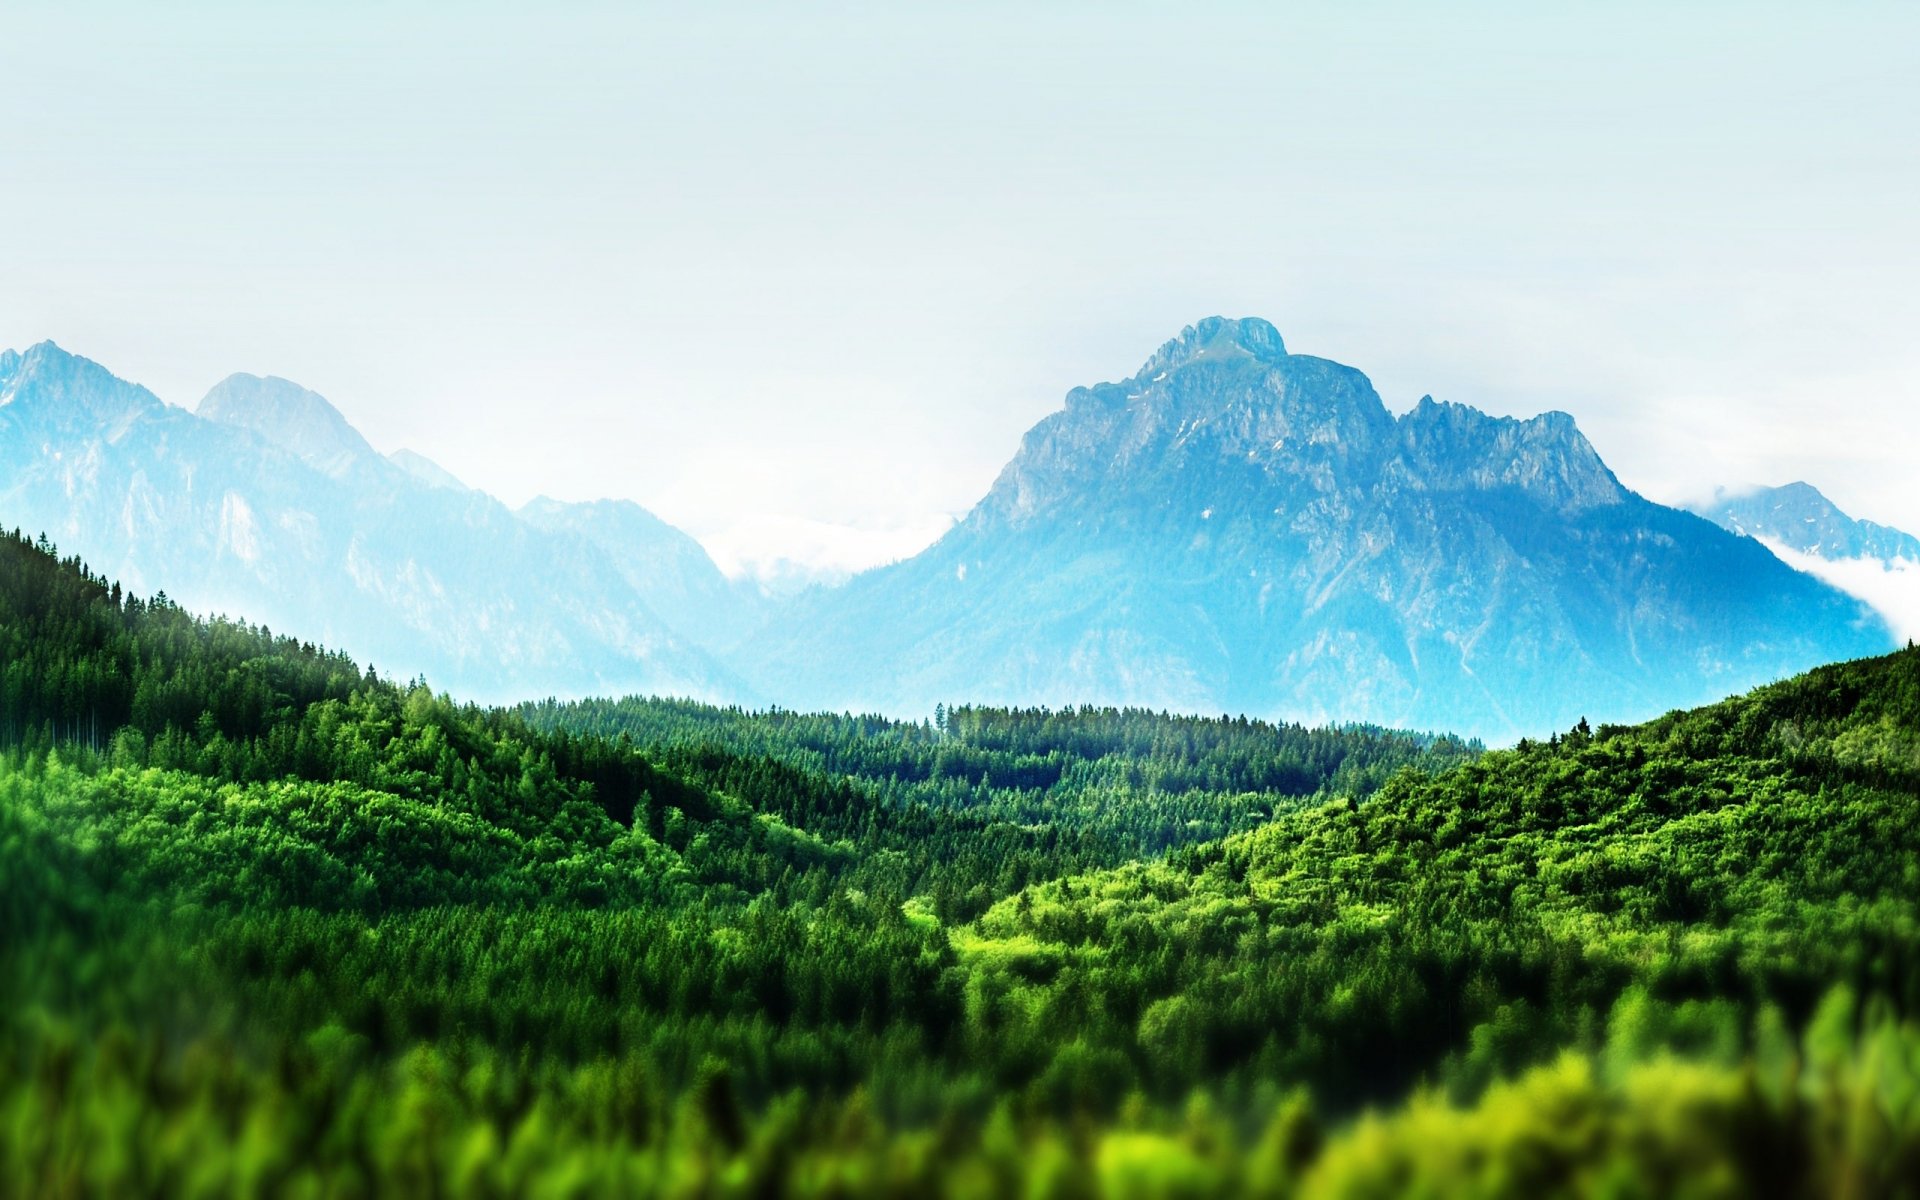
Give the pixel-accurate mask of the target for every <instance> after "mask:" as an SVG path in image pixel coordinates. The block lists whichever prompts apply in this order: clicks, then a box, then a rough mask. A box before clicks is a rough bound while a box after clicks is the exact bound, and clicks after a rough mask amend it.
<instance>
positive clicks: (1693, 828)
mask: <svg viewBox="0 0 1920 1200" xmlns="http://www.w3.org/2000/svg"><path fill="white" fill-rule="evenodd" d="M1605 702H1606V698H1605V697H1596V698H1595V699H1594V703H1593V708H1594V710H1595V715H1596V716H1598V715H1601V713H1602V711H1603V710H1604V708H1605ZM0 740H3V741H4V749H0V989H4V993H5V995H4V999H5V1004H4V1006H0V1192H4V1193H6V1194H18V1195H66V1194H87V1193H96V1194H113V1195H138V1194H182V1193H202V1194H207V1193H210V1194H227V1193H242V1194H274V1195H280V1194H312V1195H326V1194H347V1195H352V1194H365V1193H367V1192H373V1191H381V1192H401V1191H404V1192H407V1193H410V1194H412V1193H418V1194H429V1193H438V1194H478V1195H489V1194H492V1195H519V1194H528V1193H541V1194H635V1193H645V1192H665V1193H669V1194H673V1193H678V1194H708V1193H718V1194H742V1193H756V1194H765V1193H769V1192H774V1193H778V1192H798V1193H820V1194H879V1193H892V1194H901V1193H910V1194H928V1193H933V1194H938V1193H942V1192H945V1193H950V1194H962V1195H1001V1194H1008V1193H1011V1192H1025V1193H1029V1194H1037V1195H1084V1194H1107V1195H1127V1194H1165V1193H1169V1192H1174V1193H1183V1194H1268V1195H1293V1194H1301V1195H1354V1194H1360V1195H1378V1194H1396V1193H1402V1192H1420V1193H1424V1194H1432V1195H1440V1194H1462V1193H1477V1194H1490V1195H1516V1196H1517V1195H1528V1196H1531V1195H1542V1194H1553V1193H1575V1194H1595V1193H1600V1192H1608V1193H1611V1194H1660V1193H1665V1192H1670V1191H1673V1190H1675V1189H1676V1187H1678V1186H1679V1185H1680V1184H1683V1183H1684V1184H1685V1185H1686V1187H1687V1188H1688V1189H1689V1190H1690V1191H1691V1192H1693V1193H1695V1194H1702V1195H1730V1196H1731V1195H1749V1194H1776V1195H1828V1194H1850V1195H1856V1196H1868V1195H1902V1194H1913V1188H1914V1181H1915V1180H1920V1025H1917V1024H1916V1012H1917V1011H1920V651H1915V650H1913V649H1909V650H1907V651H1904V652H1901V653H1897V654H1894V655H1890V656H1887V657H1884V658H1878V659H1869V660H1861V661H1857V662H1851V663H1844V664H1839V665H1835V666H1831V667H1826V668H1822V669H1820V670H1816V671H1814V672H1812V673H1810V674H1807V675H1804V676H1800V677H1798V678H1795V679H1791V680H1787V681H1785V682H1782V683H1778V684H1775V685H1772V686H1769V687H1766V688H1762V689H1760V690H1758V691H1756V692H1753V693H1751V694H1749V695H1746V696H1743V697H1738V698H1735V699H1731V700H1728V701H1725V702H1723V703H1721V704H1718V705H1714V706H1711V707H1707V708H1703V709H1698V710H1694V711H1691V712H1681V713H1674V714H1670V715H1669V716H1667V717H1664V718H1662V719H1660V720H1657V721H1654V722H1651V723H1648V724H1645V725H1640V726H1634V727H1615V726H1607V725H1601V726H1598V727H1589V726H1588V724H1587V723H1586V722H1584V721H1583V722H1582V723H1581V724H1580V725H1579V726H1576V727H1575V728H1574V729H1573V730H1571V731H1569V732H1568V733H1566V734H1563V735H1560V736H1558V737H1556V738H1554V739H1552V740H1550V741H1548V742H1546V743H1534V742H1527V743H1522V744H1521V745H1520V746H1518V747H1517V748H1515V749H1512V750H1505V751H1495V752H1487V753H1477V752H1476V751H1477V747H1473V746H1466V745H1460V744H1458V743H1455V742H1452V741H1451V740H1448V739H1435V738H1424V737H1421V738H1416V737H1410V736H1404V735H1393V734H1388V733H1384V732H1382V731H1378V730H1347V731H1325V730H1320V731H1315V730H1305V729H1298V728H1294V727H1273V726H1265V725H1261V724H1258V723H1252V722H1239V721H1198V720H1192V719H1176V718H1164V717H1157V716H1154V715H1152V714H1147V713H1140V712H1114V711H1093V710H1082V711H1073V712H1066V713H1045V712H1033V711H1027V712H1019V711H1012V712H1010V711H1003V710H992V709H979V708H971V707H964V706H963V707H962V708H960V709H958V710H956V711H954V712H951V713H946V712H943V714H942V720H941V721H940V722H939V724H938V725H925V726H916V725H899V724H892V723H887V722H882V721H878V720H873V719H862V718H853V717H838V718H832V717H807V716H801V715H797V714H788V713H771V714H751V713H743V712H739V711H735V710H717V709H705V708H700V707H698V706H674V705H663V704H653V705H649V704H647V703H644V702H637V701H628V702H608V703H606V704H598V705H595V704H588V705H576V706H571V707H565V708H563V707H560V706H532V707H529V708H527V709H525V710H522V711H518V712H508V711H500V710H490V709H479V708H475V707H471V706H463V705H460V704H457V703H455V702H453V701H452V700H450V699H448V698H446V697H444V696H438V695H434V694H433V693H431V692H430V691H428V690H427V689H426V688H425V687H424V686H409V685H404V684H399V683H396V682H393V681H388V680H384V679H381V678H378V677H376V676H375V675H374V674H373V673H372V672H370V671H365V670H362V669H361V668H359V667H357V666H356V665H355V664H354V663H353V662H351V661H350V660H348V659H347V658H345V657H343V656H341V655H339V654H338V653H334V652H330V651H327V650H323V649H320V648H316V647H313V646H310V645H308V644H305V643H303V642H299V641H296V640H294V639H292V638H288V637H285V636H278V635H274V634H270V633H269V632H267V631H265V630H262V629H256V628H251V627H248V626H244V625H238V624H232V623H225V622H207V621H203V620H199V619H197V618H195V617H193V616H191V615H189V614H187V613H185V612H183V611H181V610H180V609H178V608H177V607H175V606H174V605H172V604H171V603H169V602H167V601H166V600H165V599H164V597H156V598H154V599H153V600H139V599H134V598H131V597H128V596H125V595H123V594H121V593H120V591H119V590H118V589H117V588H116V587H115V586H114V585H113V584H111V583H109V582H107V581H103V580H100V579H97V578H93V577H91V576H90V575H89V574H88V573H87V572H86V570H85V568H84V567H83V566H82V565H81V564H80V563H78V562H77V561H74V560H65V561H63V560H60V559H59V558H58V557H57V554H56V552H54V551H53V550H52V548H51V547H47V546H45V545H44V544H38V545H36V544H34V543H30V542H29V541H27V540H26V539H24V538H21V537H18V536H14V537H10V538H3V539H0Z"/></svg>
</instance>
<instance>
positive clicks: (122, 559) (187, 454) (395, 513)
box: [0, 342, 753, 701]
mask: <svg viewBox="0 0 1920 1200" xmlns="http://www.w3.org/2000/svg"><path fill="white" fill-rule="evenodd" d="M558 507H559V508H564V506H558ZM623 509H631V510H633V512H634V513H636V514H638V516H637V517H635V518H633V519H632V520H628V521H624V522H623V521H621V520H620V514H621V512H622V510H623ZM583 510H585V511H583V514H582V515H580V516H579V518H578V519H577V520H574V519H573V518H570V517H568V516H567V515H566V514H565V513H564V512H563V511H557V510H556V506H551V505H543V506H538V508H537V510H536V511H535V512H533V513H531V514H529V518H530V519H523V518H522V516H520V515H518V514H516V513H514V512H512V511H511V510H509V509H508V508H507V507H506V506H505V505H503V504H501V503H500V502H499V501H497V500H494V499H493V498H492V497H490V496H487V495H485V494H483V493H481V492H476V491H472V490H469V489H467V488H465V487H463V486H462V485H461V484H460V482H459V481H458V480H457V479H454V478H453V477H452V476H451V475H448V474H447V473H446V472H445V471H442V470H440V469H439V468H438V467H436V466H434V465H433V464H432V463H431V462H429V461H428V460H426V459H424V458H421V457H420V456H418V455H406V456H402V457H400V458H398V459H397V460H394V459H388V458H386V457H384V456H382V455H380V454H379V453H377V452H376V451H375V450H374V449H373V448H372V447H371V446H369V445H368V444H367V442H366V440H365V439H364V438H362V437H361V436H360V434H359V433H358V432H356V431H355V430H354V429H353V428H352V426H350V425H348V424H347V422H346V420H345V419H344V418H342V417H341V415H340V413H339V412H338V411H337V410H336V409H334V407H333V406H332V405H330V404H328V403H327V401H326V400H324V399H322V398H321V397H320V396H318V395H316V394H315V393H313V392H310V391H307V390H306V389H305V388H302V387H300V386H298V385H297V384H293V383H290V382H288V381H286V380H284V379H274V378H259V377H256V376H252V375H235V376H233V377H231V378H229V379H227V380H225V381H224V382H222V383H220V384H219V385H218V386H216V387H215V388H214V389H213V390H212V391H210V392H208V393H207V396H206V398H205V399H204V400H202V401H201V403H200V406H199V409H198V410H197V411H196V412H192V413H189V412H186V411H185V410H182V409H179V408H174V407H171V406H169V405H167V404H163V403H162V402H161V401H160V400H159V399H158V398H156V397H155V396H154V395H153V394H152V393H151V392H148V391H147V390H146V389H145V388H141V387H138V386H136V385H134V384H130V383H127V382H125V381H123V380H120V379H117V378H115V377H114V376H113V375H111V374H110V373H109V372H107V370H106V369H105V368H103V367H101V366H99V365H98V364H96V363H93V362H91V361H89V360H87V359H84V358H80V357H77V356H75V355H71V354H68V353H66V352H65V351H63V350H61V349H60V348H59V347H57V346H55V345H54V344H53V343H51V342H43V343H41V344H39V345H37V346H34V347H33V348H31V349H29V350H28V351H26V353H24V354H15V353H12V352H7V353H6V354H4V355H0V522H4V523H6V524H8V525H18V526H21V527H23V528H25V529H27V530H29V531H30V532H35V533H38V532H44V533H46V534H47V535H48V536H49V537H51V538H52V539H53V540H54V541H55V542H56V543H58V544H59V545H60V546H61V548H62V549H63V550H64V551H68V552H77V553H79V554H81V555H82V556H83V557H84V558H86V559H87V561H88V562H89V564H90V565H92V566H93V567H94V568H95V569H96V570H100V571H103V572H105V573H106V574H109V575H112V576H115V577H116V578H118V579H121V580H123V581H124V582H125V583H127V584H128V585H129V586H131V587H133V588H135V589H136V590H139V591H143V592H151V591H159V590H165V591H166V592H168V593H169V594H170V595H171V597H172V598H173V599H174V600H175V601H177V602H179V603H181V604H183V605H185V606H186V607H189V608H192V609H196V610H200V611H206V612H222V613H227V614H231V615H235V616H243V617H246V618H248V619H250V620H254V621H256V622H263V623H265V624H267V625H269V626H271V627H272V628H275V629H280V630H284V631H287V632H291V633H295V634H297V635H299V636H301V637H302V638H309V639H313V640H316V641H324V642H326V643H327V644H329V645H333V646H338V647H341V648H344V649H349V650H351V651H352V652H353V653H354V654H355V655H357V656H359V657H361V658H362V659H365V660H371V661H372V662H373V663H374V664H375V665H376V666H377V667H379V668H380V669H382V670H383V671H386V672H388V673H390V674H391V673H399V674H403V675H407V676H411V675H413V674H416V673H424V674H425V675H426V676H427V677H428V678H429V679H431V680H432V681H434V682H435V683H436V684H439V685H441V686H447V687H454V688H457V689H459V691H460V692H461V693H462V694H463V695H464V696H468V697H473V698H477V699H482V700H501V701H505V700H509V699H514V698H523V697H525V696H528V695H545V694H548V693H559V694H570V695H586V694H593V693H599V692H608V691H612V692H625V691H643V692H668V693H676V694H678V693H685V694H688V695H695V696H704V697H707V698H710V699H720V698H730V699H732V698H741V697H749V696H752V694H753V693H752V691H751V689H750V688H749V687H748V686H747V685H746V684H745V683H744V681H742V680H741V679H740V678H739V677H738V676H736V675H734V674H733V673H732V672H731V671H730V670H728V669H727V668H726V667H725V666H723V665H721V664H720V662H719V661H718V660H717V659H716V658H715V657H714V656H713V655H711V654H710V653H709V652H708V651H706V650H704V649H702V648H701V647H700V646H699V645H698V644H696V642H695V641H694V640H692V639H690V638H688V637H685V636H683V635H681V634H680V633H679V632H677V631H676V629H675V627H674V625H673V624H672V623H670V622H669V620H668V619H666V618H664V617H662V616H661V615H660V614H659V613H658V612H656V611H655V609H654V607H653V602H654V601H655V600H658V601H659V602H660V603H661V604H662V606H663V607H665V608H667V609H669V610H670V611H675V613H676V616H678V615H680V611H679V610H677V609H675V608H674V606H675V605H679V604H682V603H683V597H684V595H685V593H686V591H687V590H688V589H689V588H698V587H706V588H709V589H718V590H719V591H721V592H723V593H724V592H728V591H729V589H730V585H729V584H728V583H727V581H726V580H725V579H724V578H722V577H721V576H720V573H719V572H718V571H717V570H715V569H713V567H712V564H711V563H707V562H705V556H704V555H701V556H700V562H701V563H704V565H705V568H706V572H707V575H706V577H705V578H696V577H697V576H698V575H699V570H698V564H695V565H694V566H693V567H690V568H689V574H688V575H687V576H672V575H669V574H668V573H666V572H662V571H659V570H657V569H656V564H659V563H664V562H681V561H684V558H685V552H684V547H685V545H686V544H687V543H688V542H689V539H687V538H686V536H685V535H684V534H681V533H679V532H678V531H677V530H672V529H669V528H667V527H665V526H663V525H660V524H659V523H658V522H656V521H653V518H652V517H651V516H650V515H648V514H645V513H644V512H641V510H639V508H638V506H636V505H621V504H614V505H607V506H602V505H595V506H583ZM595 523H597V524H596V527H595V530H594V532H591V533H590V532H589V531H588V530H587V528H586V526H588V525H589V524H595ZM576 526H577V528H576ZM600 526H605V527H606V528H605V529H604V530H602V529H600V528H599V527H600ZM695 549H696V550H697V547H696V548H695ZM654 579H658V580H660V586H659V587H657V588H649V587H636V581H637V580H638V581H643V582H647V581H652V580H654Z"/></svg>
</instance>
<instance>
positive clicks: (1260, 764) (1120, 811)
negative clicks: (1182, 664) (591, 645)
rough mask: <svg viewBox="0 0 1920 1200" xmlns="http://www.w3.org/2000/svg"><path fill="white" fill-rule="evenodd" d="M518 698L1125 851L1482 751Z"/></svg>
mask: <svg viewBox="0 0 1920 1200" xmlns="http://www.w3.org/2000/svg"><path fill="white" fill-rule="evenodd" d="M518 711H519V713H520V714H521V716H523V717H524V718H525V719H526V721H527V722H528V724H529V725H531V726H533V727H534V728H538V729H548V730H569V731H572V732H574V733H578V734H582V735H588V736H593V735H598V736H602V737H624V738H628V739H630V740H631V741H632V742H633V743H634V744H635V745H638V746H642V747H645V748H647V750H648V751H649V752H650V753H652V754H654V755H656V756H657V757H660V758H662V759H665V760H668V761H673V762H676V763H697V762H698V761H699V760H700V758H701V756H702V754H704V753H705V752H707V751H717V752H720V753H722V754H726V755H739V754H750V755H754V756H757V757H761V758H769V759H774V760H777V761H779V762H782V763H785V764H788V765H791V766H795V767H798V768H801V769H803V770H806V771H809V772H813V773H817V774H821V775H826V776H830V777H836V778H844V779H847V780H850V781H853V782H855V783H856V784H858V786H859V787H860V788H861V789H862V790H863V791H865V792H866V793H868V794H871V795H873V796H875V797H877V798H880V799H882V800H884V801H886V802H887V803H889V804H893V805H896V806H898V805H910V804H925V805H928V806H930V807H935V808H945V809H954V810H960V811H966V812H971V813H975V814H978V815H983V816H989V817H993V818H996V819H999V820H1004V821H1007V822H1011V823H1014V824H1020V825H1052V826H1060V827H1070V828H1075V829H1084V830H1089V831H1095V832H1098V833H1099V834H1101V835H1103V836H1104V837H1105V838H1107V839H1108V840H1109V841H1110V842H1111V843H1112V844H1114V845H1116V846H1118V847H1121V848H1123V849H1124V852H1125V857H1126V858H1135V857H1141V856H1152V855H1158V854H1161V853H1164V852H1165V851H1167V850H1169V849H1172V848H1175V847H1178V846H1185V845H1193V844H1197V843H1200V842H1208V841H1214V840H1217V839H1219V838H1221V837H1225V836H1226V835H1228V834H1229V833H1236V832H1242V831H1245V830H1248V829H1252V828H1255V827H1257V826H1258V825H1260V824H1262V823H1263V822H1266V821H1268V820H1271V819H1272V818H1273V816H1274V814H1276V813H1278V812H1282V811H1286V810H1289V809H1292V808H1297V807H1299V806H1301V805H1302V804H1304V803H1308V802H1310V801H1312V800H1313V799H1314V798H1316V797H1326V796H1331V795H1344V796H1355V797H1363V796H1365V795H1367V794H1368V793H1370V792H1372V791H1373V790H1374V789H1375V788H1377V787H1379V786H1380V785H1381V784H1383V783H1384V782H1386V780H1388V779H1389V778H1391V777H1392V776H1393V775H1394V774H1395V773H1396V772H1398V771H1399V770H1401V769H1402V768H1405V767H1414V768H1417V769H1419V770H1422V771H1428V772H1431V771H1438V770H1443V769H1445V768H1447V767H1450V766H1453V765H1455V764H1456V763H1460V762H1464V761H1467V760H1468V759H1471V758H1472V757H1473V756H1475V755H1477V754H1479V753H1481V751H1482V750H1483V749H1484V747H1482V746H1481V745H1480V744H1479V743H1477V742H1463V741H1461V740H1459V739H1457V738H1453V737H1448V736H1443V735H1430V734H1427V735H1422V734H1409V733H1402V732H1399V731H1395V730H1385V729H1377V728H1371V727H1366V726H1349V727H1340V728H1336V727H1319V728H1309V727H1307V726H1303V725H1297V724H1287V723H1280V724H1273V723H1269V722H1265V721H1255V720H1250V719H1248V718H1246V717H1213V718H1209V717H1193V716H1179V715H1170V714H1167V713H1156V712H1150V711H1146V710H1143V709H1119V708H1093V707H1082V708H1076V709H1045V708H1032V709H1001V708H981V707H975V706H970V705H957V706H955V707H953V708H951V709H949V708H947V707H946V706H945V705H941V706H939V707H938V708H937V709H936V710H935V714H934V717H933V719H932V721H930V722H917V723H916V722H907V721H894V720H888V719H887V718H884V717H880V716H875V715H864V716H853V715H850V714H842V715H835V714H831V713H796V712H790V711H786V710H783V709H778V708H776V709H771V710H768V711H766V712H752V711H748V710H745V709H741V708H738V707H718V706H714V705H706V704H699V703H696V702H693V701H686V700H663V699H649V698H642V697H634V696H629V697H626V698H624V699H620V700H581V701H574V702H569V703H559V702H557V701H553V700H546V701H542V702H539V703H529V704H524V705H522V706H520V708H519V710H518ZM1116 861H1118V860H1116Z"/></svg>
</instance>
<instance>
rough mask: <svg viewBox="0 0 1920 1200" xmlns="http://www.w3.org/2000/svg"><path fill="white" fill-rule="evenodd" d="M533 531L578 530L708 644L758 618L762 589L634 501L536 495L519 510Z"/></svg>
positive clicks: (735, 637) (721, 642)
mask: <svg viewBox="0 0 1920 1200" xmlns="http://www.w3.org/2000/svg"><path fill="white" fill-rule="evenodd" d="M519 516H520V519H521V520H523V521H525V522H527V523H528V524H529V525H532V526H533V527H534V528H536V529H544V530H548V531H550V532H554V533H570V534H574V535H576V536H578V537H580V538H583V539H585V540H586V541H588V542H590V543H592V544H593V545H594V546H596V547H598V548H599V549H600V551H601V552H602V553H603V554H604V555H605V556H606V561H607V564H608V565H609V566H611V567H612V568H613V569H614V570H616V571H618V572H619V573H620V574H621V576H622V577H623V578H625V579H626V580H627V581H628V583H629V584H631V585H632V586H633V588H634V590H635V591H636V592H638V593H640V594H643V595H645V596H646V598H647V604H648V607H650V608H651V609H652V610H653V611H654V612H656V613H658V614H659V615H660V617H661V618H662V619H664V620H665V621H666V622H667V623H668V624H669V625H671V626H672V627H673V628H674V629H677V630H681V631H683V632H684V633H685V634H686V636H687V637H688V638H690V639H691V640H693V641H695V642H697V643H700V644H702V645H705V646H708V647H709V648H724V647H730V646H733V645H736V644H738V643H739V642H740V641H741V640H742V639H743V638H745V637H746V636H747V634H748V633H750V632H751V629H752V626H753V625H754V624H755V623H756V622H757V621H758V620H759V619H760V616H761V610H762V604H761V601H760V596H759V593H758V591H757V589H754V588H752V587H750V586H747V585H743V584H736V583H734V582H732V581H730V580H729V579H728V578H727V577H726V576H725V575H723V574H722V573H721V572H720V568H719V567H717V566H715V565H714V562H713V559H712V558H710V557H709V556H708V555H707V552H706V550H705V549H704V548H703V547H702V546H701V545H700V543H699V542H696V541H695V540H693V538H692V537H690V536H689V535H687V534H686V533H684V532H682V531H681V530H679V529H676V528H675V527H674V526H672V525H669V524H667V523H666V522H665V521H662V520H661V519H660V518H659V517H656V516H654V515H653V514H652V513H650V512H648V511H647V510H646V509H644V508H642V507H640V506H639V505H638V504H635V503H634V502H633V501H631V500H594V501H588V502H586V503H577V504H570V503H565V502H562V501H559V500H554V499H551V498H549V497H546V496H539V497H536V498H535V499H533V500H531V501H529V502H528V503H527V504H526V505H524V506H523V507H522V508H520V510H519Z"/></svg>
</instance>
